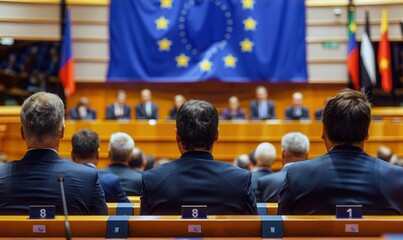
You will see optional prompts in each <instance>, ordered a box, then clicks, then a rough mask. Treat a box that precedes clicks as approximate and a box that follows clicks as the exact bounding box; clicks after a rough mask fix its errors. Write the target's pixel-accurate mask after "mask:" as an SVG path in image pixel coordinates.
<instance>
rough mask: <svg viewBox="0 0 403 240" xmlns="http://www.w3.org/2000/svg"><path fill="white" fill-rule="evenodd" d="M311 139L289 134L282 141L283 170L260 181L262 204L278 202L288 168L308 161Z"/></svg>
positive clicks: (297, 134)
mask: <svg viewBox="0 0 403 240" xmlns="http://www.w3.org/2000/svg"><path fill="white" fill-rule="evenodd" d="M308 152H309V139H308V137H307V136H305V135H304V134H302V133H299V132H291V133H287V134H285V135H284V136H283V138H282V139H281V157H282V161H283V169H281V171H280V172H276V173H273V174H269V175H267V176H264V177H261V178H259V179H258V183H257V189H258V192H259V193H260V199H258V201H260V202H277V201H278V193H279V192H280V189H281V187H282V186H283V183H284V179H285V175H286V172H287V168H288V167H289V166H291V164H293V163H295V162H299V161H303V160H306V159H308Z"/></svg>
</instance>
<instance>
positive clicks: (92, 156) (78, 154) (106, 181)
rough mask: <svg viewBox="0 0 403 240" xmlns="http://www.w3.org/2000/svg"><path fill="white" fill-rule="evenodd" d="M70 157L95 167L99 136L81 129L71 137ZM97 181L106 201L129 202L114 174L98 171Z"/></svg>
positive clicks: (77, 161) (97, 157) (97, 156)
mask: <svg viewBox="0 0 403 240" xmlns="http://www.w3.org/2000/svg"><path fill="white" fill-rule="evenodd" d="M71 145H72V150H71V158H72V159H73V161H74V162H76V163H80V164H83V165H84V166H87V167H90V168H94V169H97V164H98V159H99V137H98V134H97V133H96V132H94V131H91V130H88V129H83V130H80V131H78V132H76V133H75V134H74V135H73V138H72V139H71ZM98 176H99V181H100V182H101V186H102V189H103V190H104V193H105V200H106V202H130V201H129V199H128V198H127V196H126V192H125V191H124V190H123V188H122V186H121V185H120V179H119V177H118V176H116V175H115V174H112V173H109V172H105V171H99V172H98Z"/></svg>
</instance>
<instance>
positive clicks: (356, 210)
mask: <svg viewBox="0 0 403 240" xmlns="http://www.w3.org/2000/svg"><path fill="white" fill-rule="evenodd" d="M336 218H362V205H336Z"/></svg>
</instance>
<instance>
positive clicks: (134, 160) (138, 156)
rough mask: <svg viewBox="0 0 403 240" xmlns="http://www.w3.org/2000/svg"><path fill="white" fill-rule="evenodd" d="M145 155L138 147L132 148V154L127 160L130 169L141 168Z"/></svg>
mask: <svg viewBox="0 0 403 240" xmlns="http://www.w3.org/2000/svg"><path fill="white" fill-rule="evenodd" d="M145 161H146V160H145V156H144V153H143V151H141V149H140V148H138V147H135V148H133V152H132V156H131V158H130V160H129V167H130V168H132V169H136V168H142V167H143V165H144V163H145Z"/></svg>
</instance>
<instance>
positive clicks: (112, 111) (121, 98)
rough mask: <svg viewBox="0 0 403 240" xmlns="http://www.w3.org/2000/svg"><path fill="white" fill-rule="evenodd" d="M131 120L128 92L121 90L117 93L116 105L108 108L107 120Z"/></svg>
mask: <svg viewBox="0 0 403 240" xmlns="http://www.w3.org/2000/svg"><path fill="white" fill-rule="evenodd" d="M130 118H131V116H130V106H129V105H127V104H126V92H125V91H123V90H119V91H117V93H116V101H115V103H113V104H111V105H109V106H108V107H107V108H106V119H108V120H116V119H118V120H129V119H130Z"/></svg>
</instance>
